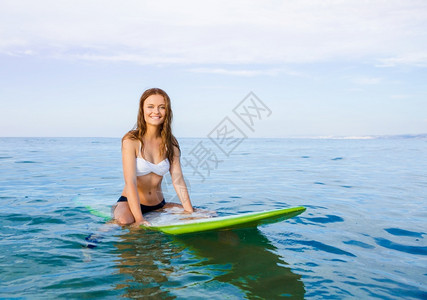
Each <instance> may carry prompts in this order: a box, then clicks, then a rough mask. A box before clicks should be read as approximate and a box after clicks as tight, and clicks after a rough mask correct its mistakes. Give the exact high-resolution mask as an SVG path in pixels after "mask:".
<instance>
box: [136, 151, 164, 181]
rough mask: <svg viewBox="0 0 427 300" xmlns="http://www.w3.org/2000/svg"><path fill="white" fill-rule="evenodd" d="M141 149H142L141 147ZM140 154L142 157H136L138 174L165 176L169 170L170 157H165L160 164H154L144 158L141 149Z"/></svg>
mask: <svg viewBox="0 0 427 300" xmlns="http://www.w3.org/2000/svg"><path fill="white" fill-rule="evenodd" d="M139 149H141V147H140V148H139ZM139 156H141V157H137V158H136V176H144V175H147V174H150V173H154V174H157V175H159V176H164V175H165V174H166V173H167V172H168V171H169V168H170V163H169V159H167V158H165V159H164V160H162V161H161V162H159V163H158V164H153V163H152V162H149V161H148V160H145V159H144V158H142V155H141V150H140V153H139Z"/></svg>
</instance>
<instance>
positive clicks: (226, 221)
mask: <svg viewBox="0 0 427 300" xmlns="http://www.w3.org/2000/svg"><path fill="white" fill-rule="evenodd" d="M304 211H305V207H302V206H298V207H292V208H283V209H275V210H268V211H262V212H250V213H243V214H236V215H231V216H224V217H213V218H208V219H200V220H191V221H185V222H179V223H175V224H170V225H163V226H150V227H146V226H141V227H142V228H144V229H151V230H157V231H161V232H164V233H167V234H173V235H179V234H188V233H197V232H205V231H214V230H230V229H238V228H250V227H257V226H259V225H264V224H271V223H276V222H280V221H284V220H286V219H289V218H292V217H295V216H297V215H299V214H301V213H303V212H304Z"/></svg>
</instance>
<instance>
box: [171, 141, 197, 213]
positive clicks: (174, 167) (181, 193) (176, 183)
mask: <svg viewBox="0 0 427 300" xmlns="http://www.w3.org/2000/svg"><path fill="white" fill-rule="evenodd" d="M179 157H180V153H179V149H178V147H174V158H173V163H172V164H171V167H170V170H169V171H170V173H171V177H172V184H173V187H174V188H175V191H176V194H177V195H178V198H179V200H180V201H181V203H182V206H183V207H184V210H185V211H188V212H193V211H194V210H193V206H192V205H191V201H190V196H189V194H188V189H187V185H186V184H185V181H184V175H183V174H182V169H181V162H180V161H179Z"/></svg>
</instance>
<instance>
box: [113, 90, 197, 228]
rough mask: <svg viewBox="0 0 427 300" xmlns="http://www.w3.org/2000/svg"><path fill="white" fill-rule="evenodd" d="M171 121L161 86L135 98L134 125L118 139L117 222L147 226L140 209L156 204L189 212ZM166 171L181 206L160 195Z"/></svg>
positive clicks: (189, 202)
mask: <svg viewBox="0 0 427 300" xmlns="http://www.w3.org/2000/svg"><path fill="white" fill-rule="evenodd" d="M171 123H172V110H171V103H170V98H169V96H168V95H167V94H166V93H165V92H164V91H163V90H161V89H157V88H153V89H148V90H146V91H145V92H144V93H143V94H142V96H141V99H140V102H139V112H138V120H137V125H136V128H135V129H134V130H131V131H129V132H128V133H127V134H126V135H125V136H124V137H123V139H122V162H123V175H124V180H125V187H124V189H123V192H122V195H121V197H120V198H119V200H118V201H117V204H116V207H115V208H114V219H115V220H116V221H117V222H118V223H119V224H120V225H130V224H133V226H139V225H141V224H142V225H146V226H149V225H150V224H149V222H147V221H146V220H144V217H143V213H146V212H149V211H152V210H156V209H160V208H168V207H173V206H179V207H182V208H184V210H185V211H186V212H190V213H191V212H193V206H192V205H191V201H190V197H189V195H188V190H187V186H186V184H185V182H184V177H183V175H182V170H181V164H180V149H179V145H178V142H177V140H176V139H175V137H174V136H173V135H172V130H171ZM168 171H169V172H170V174H171V177H172V183H173V186H174V188H175V191H176V193H177V195H178V198H179V200H180V201H181V203H182V206H181V205H179V204H173V203H166V202H165V199H164V198H163V193H162V189H161V183H162V179H163V176H164V175H165V174H166V173H167V172H168Z"/></svg>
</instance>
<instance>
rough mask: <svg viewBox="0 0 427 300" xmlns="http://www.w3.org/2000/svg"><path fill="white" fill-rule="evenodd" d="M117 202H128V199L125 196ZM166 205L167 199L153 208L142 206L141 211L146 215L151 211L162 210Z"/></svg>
mask: <svg viewBox="0 0 427 300" xmlns="http://www.w3.org/2000/svg"><path fill="white" fill-rule="evenodd" d="M117 202H128V198H126V197H125V196H120V198H119V200H117ZM165 204H166V201H165V199H163V201H162V202H160V203H159V204H157V205H153V206H150V205H144V204H140V205H141V211H142V213H143V214H145V213H148V212H150V211H153V210H156V209H160V208H162V207H163V206H165Z"/></svg>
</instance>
